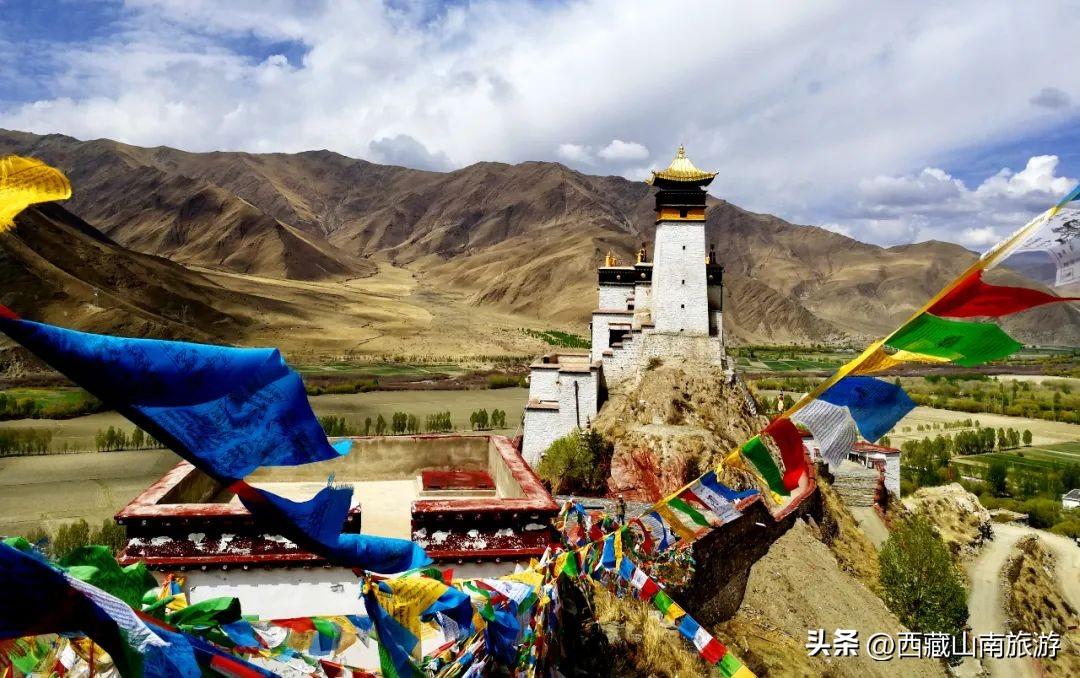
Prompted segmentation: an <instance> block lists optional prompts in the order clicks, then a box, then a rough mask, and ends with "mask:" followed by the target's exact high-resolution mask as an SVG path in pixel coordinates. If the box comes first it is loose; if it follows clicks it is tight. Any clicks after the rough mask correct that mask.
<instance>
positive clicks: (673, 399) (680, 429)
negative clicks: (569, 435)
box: [593, 364, 767, 502]
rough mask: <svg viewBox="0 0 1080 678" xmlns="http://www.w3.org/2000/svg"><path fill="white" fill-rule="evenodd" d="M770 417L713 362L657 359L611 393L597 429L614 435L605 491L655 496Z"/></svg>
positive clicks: (644, 498) (643, 498)
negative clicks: (754, 406)
mask: <svg viewBox="0 0 1080 678" xmlns="http://www.w3.org/2000/svg"><path fill="white" fill-rule="evenodd" d="M766 423H767V422H766V421H765V419H764V418H762V417H759V416H757V415H755V414H753V413H752V412H751V411H750V408H749V406H748V405H747V402H746V400H745V399H744V397H743V393H742V391H741V389H740V388H739V387H738V386H737V385H733V384H730V383H728V381H727V379H726V377H725V375H724V371H723V370H722V369H721V368H719V367H717V366H713V365H694V364H674V365H661V366H659V367H656V368H653V369H650V370H647V371H645V372H644V373H643V374H642V376H641V378H640V380H638V381H637V382H634V383H627V384H624V385H622V386H620V388H619V390H618V391H612V393H610V394H609V396H608V401H607V403H605V405H604V407H603V408H602V409H601V410H600V413H599V414H598V415H597V417H596V421H595V422H594V424H593V425H594V427H595V428H596V429H597V430H599V431H601V432H602V433H604V434H605V435H606V436H608V437H610V438H612V439H613V440H614V441H615V452H614V456H613V457H612V460H611V478H610V479H609V481H608V491H609V493H610V494H612V495H614V494H622V495H624V496H625V497H626V498H627V499H634V500H639V501H647V502H653V501H656V500H658V499H661V498H662V497H663V496H664V495H666V494H668V493H670V492H672V491H674V490H676V489H678V488H679V487H681V486H682V485H683V484H685V483H686V482H687V481H689V480H692V479H693V478H696V477H697V476H698V475H700V474H701V473H703V472H704V471H705V470H706V469H707V468H711V467H713V466H715V465H716V463H717V462H718V461H719V460H720V458H722V457H723V456H726V455H727V454H728V453H729V452H730V451H731V450H733V449H735V448H736V447H738V446H739V445H741V444H742V443H744V442H745V441H747V440H749V439H750V438H751V437H753V436H754V435H755V434H756V433H757V431H758V430H760V429H761V427H763V426H764V425H765V424H766Z"/></svg>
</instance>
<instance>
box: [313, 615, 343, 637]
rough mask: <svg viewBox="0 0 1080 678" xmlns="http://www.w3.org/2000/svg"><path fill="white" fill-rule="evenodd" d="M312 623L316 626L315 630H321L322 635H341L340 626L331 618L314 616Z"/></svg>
mask: <svg viewBox="0 0 1080 678" xmlns="http://www.w3.org/2000/svg"><path fill="white" fill-rule="evenodd" d="M311 624H312V626H314V627H315V630H316V631H318V632H319V635H321V636H328V637H330V638H337V637H338V636H339V635H341V633H340V631H338V627H337V626H335V625H334V622H332V621H330V620H329V619H321V618H319V617H312V618H311Z"/></svg>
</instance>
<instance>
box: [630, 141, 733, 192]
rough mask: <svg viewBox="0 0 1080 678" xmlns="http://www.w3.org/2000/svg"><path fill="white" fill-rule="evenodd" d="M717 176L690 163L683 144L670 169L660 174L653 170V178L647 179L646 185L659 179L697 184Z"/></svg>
mask: <svg viewBox="0 0 1080 678" xmlns="http://www.w3.org/2000/svg"><path fill="white" fill-rule="evenodd" d="M715 176H716V172H706V171H704V170H699V169H698V168H697V167H694V163H692V162H690V158H688V157H686V149H685V148H683V146H682V144H679V152H678V153H676V154H675V159H674V160H672V161H671V164H670V165H668V168H667V169H665V170H661V171H659V172H657V171H655V170H653V173H652V176H651V177H649V178H648V179H646V180H645V183H647V184H652V183H653V182H654V181H655V180H657V179H667V180H668V181H688V182H697V181H704V180H705V179H712V178H713V177H715Z"/></svg>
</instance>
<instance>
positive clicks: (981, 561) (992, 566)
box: [958, 524, 1080, 678]
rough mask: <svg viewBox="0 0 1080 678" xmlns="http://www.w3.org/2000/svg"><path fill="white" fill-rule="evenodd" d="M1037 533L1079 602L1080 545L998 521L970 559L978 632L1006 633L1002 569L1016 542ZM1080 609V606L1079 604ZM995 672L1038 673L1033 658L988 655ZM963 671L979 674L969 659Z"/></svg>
mask: <svg viewBox="0 0 1080 678" xmlns="http://www.w3.org/2000/svg"><path fill="white" fill-rule="evenodd" d="M1029 534H1034V535H1037V536H1038V537H1039V539H1041V540H1042V542H1043V543H1044V544H1046V545H1047V547H1049V548H1050V549H1051V550H1052V551H1053V553H1054V555H1055V556H1056V557H1057V562H1058V567H1057V572H1058V577H1059V585H1060V586H1061V590H1062V591H1063V592H1064V595H1065V597H1066V598H1067V599H1068V601H1069V602H1070V604H1072V605H1074V606H1075V605H1076V604H1077V602H1078V599H1080V590H1078V589H1080V587H1078V586H1077V584H1076V582H1078V581H1080V547H1077V546H1076V545H1075V544H1073V543H1071V542H1070V541H1069V540H1068V539H1065V538H1064V537H1059V536H1057V535H1053V534H1050V533H1048V532H1043V531H1040V530H1036V529H1034V528H1031V527H1026V526H1024V525H1013V524H996V525H994V538H993V539H992V540H991V541H989V542H987V543H986V545H985V546H983V548H982V551H980V552H979V555H978V556H977V557H976V558H975V559H973V560H971V561H970V562H968V563H967V573H968V579H969V580H970V582H971V590H970V592H969V594H968V613H969V620H970V624H971V628H972V630H973V631H974V633H975V634H976V635H979V634H984V633H990V632H997V633H1006V632H1008V629H1007V628H1006V624H1005V611H1004V605H1003V598H1002V595H1003V591H1002V587H1001V571H1002V569H1003V568H1004V567H1005V562H1006V561H1007V560H1008V559H1009V556H1010V555H1012V554H1013V553H1014V549H1015V547H1016V542H1018V541H1019V540H1020V539H1021V538H1022V537H1025V536H1027V535H1029ZM1078 609H1080V608H1078ZM983 662H984V664H985V666H986V668H987V670H989V671H990V675H991V676H1003V677H1004V676H1008V677H1010V678H1012V677H1014V676H1031V677H1032V678H1034V677H1036V676H1038V675H1039V674H1038V671H1037V669H1036V666H1035V663H1034V661H1033V660H1032V659H1030V658H1026V659H985V660H983ZM961 669H962V670H961V671H959V672H958V673H959V675H962V676H970V675H975V673H974V667H973V663H972V662H970V661H968V662H965V663H964V666H963V667H961Z"/></svg>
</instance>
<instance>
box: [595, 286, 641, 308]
mask: <svg viewBox="0 0 1080 678" xmlns="http://www.w3.org/2000/svg"><path fill="white" fill-rule="evenodd" d="M633 295H634V288H633V287H630V286H629V285H603V284H602V285H600V289H599V293H598V298H599V299H598V301H597V304H596V307H597V308H618V309H623V310H625V309H628V308H630V304H629V300H630V298H631V297H633Z"/></svg>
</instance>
